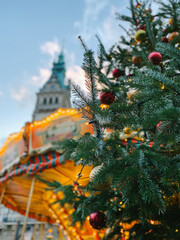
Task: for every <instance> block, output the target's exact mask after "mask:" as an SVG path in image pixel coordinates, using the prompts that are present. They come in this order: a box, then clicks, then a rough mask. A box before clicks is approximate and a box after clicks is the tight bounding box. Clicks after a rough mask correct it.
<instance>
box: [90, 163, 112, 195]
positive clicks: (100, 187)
mask: <svg viewBox="0 0 180 240" xmlns="http://www.w3.org/2000/svg"><path fill="white" fill-rule="evenodd" d="M102 168H103V164H101V165H99V166H96V167H94V168H93V169H92V170H91V172H90V176H89V181H90V182H93V181H94V177H95V176H96V175H97V174H98V172H99V171H100V170H101V169H102ZM109 185H110V183H109V182H108V181H105V182H104V183H102V184H99V185H98V184H96V186H95V187H96V188H97V190H98V191H102V190H105V189H107V188H109Z"/></svg>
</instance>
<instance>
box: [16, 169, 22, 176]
mask: <svg viewBox="0 0 180 240" xmlns="http://www.w3.org/2000/svg"><path fill="white" fill-rule="evenodd" d="M20 171H21V168H19V169H18V171H17V176H20V175H21V172H20Z"/></svg>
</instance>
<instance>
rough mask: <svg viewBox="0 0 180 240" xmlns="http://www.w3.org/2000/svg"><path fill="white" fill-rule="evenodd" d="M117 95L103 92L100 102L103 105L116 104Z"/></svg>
mask: <svg viewBox="0 0 180 240" xmlns="http://www.w3.org/2000/svg"><path fill="white" fill-rule="evenodd" d="M114 99H115V94H114V93H113V92H102V93H101V95H100V101H101V103H102V104H107V105H110V104H111V103H113V102H114Z"/></svg>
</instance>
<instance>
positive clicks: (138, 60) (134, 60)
mask: <svg viewBox="0 0 180 240" xmlns="http://www.w3.org/2000/svg"><path fill="white" fill-rule="evenodd" d="M132 62H133V63H134V64H138V63H140V62H141V58H140V57H136V56H133V57H132Z"/></svg>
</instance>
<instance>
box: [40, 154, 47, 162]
mask: <svg viewBox="0 0 180 240" xmlns="http://www.w3.org/2000/svg"><path fill="white" fill-rule="evenodd" d="M41 159H42V161H43V162H46V158H45V156H44V154H42V155H41Z"/></svg>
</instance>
